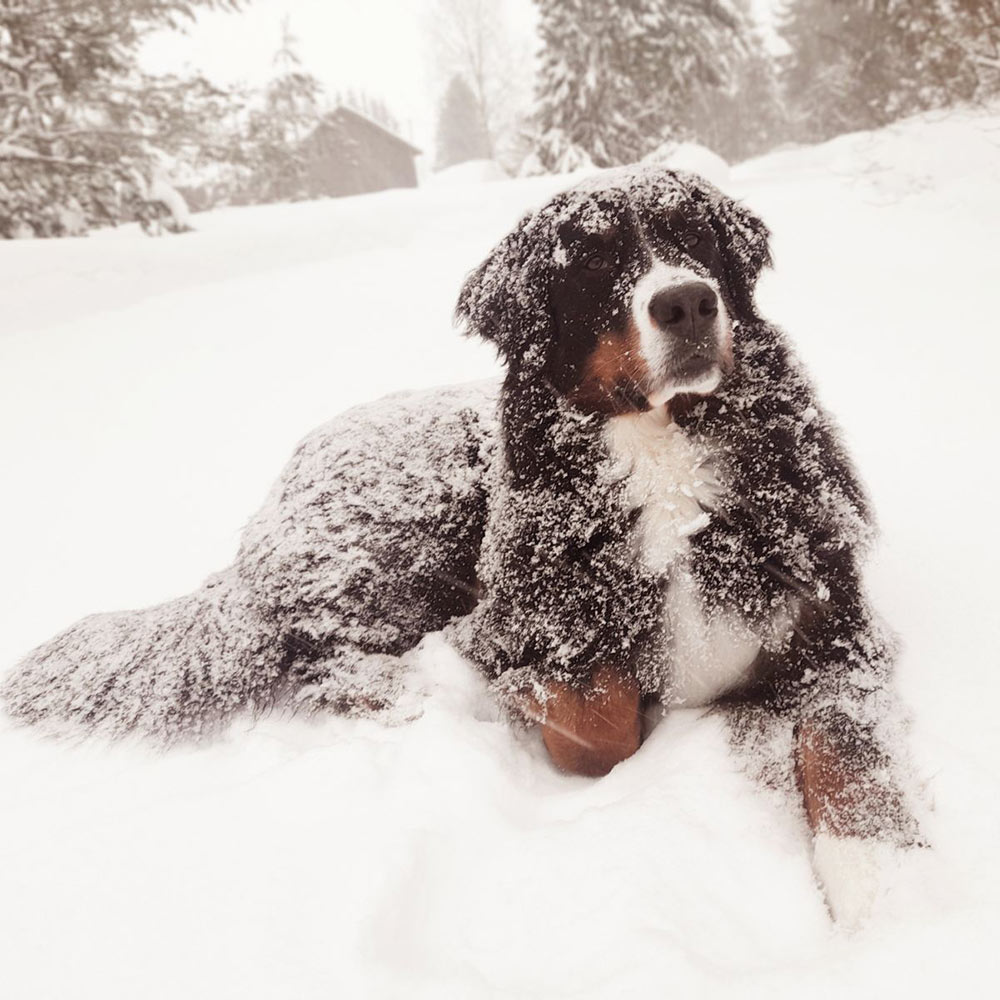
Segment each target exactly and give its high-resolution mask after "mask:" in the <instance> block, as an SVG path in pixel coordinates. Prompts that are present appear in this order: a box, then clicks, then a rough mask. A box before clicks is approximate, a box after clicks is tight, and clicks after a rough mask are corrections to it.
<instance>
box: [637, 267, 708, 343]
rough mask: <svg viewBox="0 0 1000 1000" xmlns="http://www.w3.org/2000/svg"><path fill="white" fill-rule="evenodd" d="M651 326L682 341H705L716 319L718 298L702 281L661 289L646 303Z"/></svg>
mask: <svg viewBox="0 0 1000 1000" xmlns="http://www.w3.org/2000/svg"><path fill="white" fill-rule="evenodd" d="M649 314H650V316H652V317H653V322H654V323H655V324H656V325H657V326H658V327H659V328H660V329H661V330H663V331H664V332H665V333H674V334H677V335H678V336H680V337H683V338H684V339H691V340H696V341H700V340H703V339H705V334H706V333H708V332H709V331H710V330H712V328H713V327H714V325H715V319H716V317H717V316H718V315H719V297H718V295H716V294H715V292H714V291H712V289H711V288H710V287H709V286H708V285H706V284H705V282H704V281H689V282H687V283H685V284H683V285H675V286H674V287H673V288H661V289H660V291H658V292H657V293H656V294H655V295H654V296H653V298H652V299H651V300H650V303H649Z"/></svg>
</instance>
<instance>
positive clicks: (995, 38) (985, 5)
mask: <svg viewBox="0 0 1000 1000" xmlns="http://www.w3.org/2000/svg"><path fill="white" fill-rule="evenodd" d="M781 34H782V37H783V38H784V39H785V41H786V42H787V43H788V46H789V49H790V52H789V54H788V56H787V57H786V58H785V60H784V67H783V81H784V89H785V93H786V95H787V101H788V104H789V107H790V109H791V113H792V117H793V124H794V128H795V134H796V137H797V138H801V139H806V140H812V139H822V138H826V137H828V136H831V135H836V134H838V133H840V132H845V131H850V130H852V129H862V128H876V127H878V126H881V125H884V124H886V123H887V122H890V121H893V120H895V119H897V118H900V117H902V116H903V115H907V114H911V113H913V112H916V111H921V110H925V109H927V108H934V107H942V106H946V105H948V104H952V103H954V102H956V101H964V100H969V99H971V98H974V97H977V96H988V95H989V94H991V93H995V92H996V91H997V89H998V86H1000V0H926V2H921V3H911V2H904V0H795V2H794V3H793V4H791V5H790V6H789V7H788V8H787V10H786V12H785V16H784V19H783V22H782V25H781Z"/></svg>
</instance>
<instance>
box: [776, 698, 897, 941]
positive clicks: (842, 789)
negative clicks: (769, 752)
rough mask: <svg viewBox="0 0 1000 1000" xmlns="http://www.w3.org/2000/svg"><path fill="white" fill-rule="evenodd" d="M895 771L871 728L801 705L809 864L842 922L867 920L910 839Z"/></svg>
mask: <svg viewBox="0 0 1000 1000" xmlns="http://www.w3.org/2000/svg"><path fill="white" fill-rule="evenodd" d="M895 770H896V768H895V767H894V765H893V761H892V759H891V757H890V756H889V754H888V753H887V752H886V751H885V750H884V749H882V748H880V747H879V746H878V745H877V743H876V740H875V737H874V733H873V731H872V730H871V729H870V728H869V727H866V726H863V725H861V724H859V723H857V722H855V721H854V720H852V719H851V718H850V717H849V716H848V715H847V714H846V713H844V712H842V711H839V710H836V709H833V708H826V709H823V710H820V711H815V712H808V711H807V712H806V713H805V714H804V715H803V717H802V718H801V719H800V721H799V723H798V725H797V727H796V732H795V773H796V778H797V781H798V786H799V789H800V791H801V793H802V797H803V802H804V805H805V812H806V817H807V820H808V823H809V828H810V830H811V831H812V835H813V867H814V869H815V871H816V875H817V877H818V879H819V881H820V883H821V884H822V886H823V891H824V893H825V894H826V899H827V902H828V905H829V907H830V911H831V913H832V914H833V917H834V919H836V920H837V922H838V923H839V924H841V925H842V926H844V927H846V928H848V929H854V928H856V927H858V926H859V925H860V924H862V923H863V922H864V921H865V920H866V919H867V917H868V916H869V915H870V912H871V909H872V906H873V904H874V902H875V899H876V898H877V896H878V893H879V890H880V888H881V883H882V880H883V878H884V876H885V874H886V872H887V870H888V868H889V867H890V866H891V865H892V864H893V863H894V861H895V856H896V852H897V850H898V849H899V848H900V847H902V846H906V845H909V844H912V843H914V842H915V839H916V822H915V820H914V819H913V817H912V815H911V813H910V812H909V810H908V808H907V806H906V803H905V801H904V796H903V794H902V792H901V790H900V788H899V786H898V784H897V783H896V781H895V778H894V772H895Z"/></svg>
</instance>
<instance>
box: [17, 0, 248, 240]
mask: <svg viewBox="0 0 1000 1000" xmlns="http://www.w3.org/2000/svg"><path fill="white" fill-rule="evenodd" d="M240 2H241V0H88V2H87V3H81V2H80V0H46V2H44V3H37V2H28V0H0V236H8V237H9V236H18V235H25V236H28V235H37V236H51V235H60V234H63V233H66V232H82V231H85V230H86V229H87V228H89V227H90V226H93V225H97V224H102V223H104V224H106V223H113V222H118V221H121V220H124V219H136V218H137V219H140V220H141V221H143V220H147V221H148V220H149V219H150V218H151V216H152V215H155V214H156V213H157V212H158V211H159V210H160V209H158V208H157V207H156V205H155V196H154V195H153V194H152V191H153V187H154V186H155V183H156V172H157V163H158V161H159V160H161V159H162V158H163V156H164V154H166V155H168V156H170V155H173V156H177V155H183V154H189V155H195V154H198V155H201V154H203V153H206V152H211V151H212V149H213V146H214V143H215V140H214V138H213V132H214V126H215V123H216V122H217V120H218V119H219V118H220V117H221V116H222V114H223V113H224V108H225V105H226V101H227V98H226V95H225V94H223V93H222V92H221V91H219V90H218V89H217V88H215V87H213V86H211V85H210V84H209V83H208V82H207V81H205V80H204V79H201V78H188V79H181V78H178V77H151V76H149V75H148V74H146V73H144V72H142V71H141V70H140V68H139V66H138V64H137V62H136V58H135V51H136V47H137V45H138V43H139V41H140V39H141V38H142V37H143V36H144V35H145V33H146V32H148V31H150V30H152V29H154V28H157V27H164V26H175V27H176V26H179V25H180V24H181V23H182V22H183V21H184V20H185V19H190V18H192V17H193V16H194V14H195V12H196V10H197V9H198V8H205V7H210V8H218V9H231V10H235V9H238V7H239V6H240Z"/></svg>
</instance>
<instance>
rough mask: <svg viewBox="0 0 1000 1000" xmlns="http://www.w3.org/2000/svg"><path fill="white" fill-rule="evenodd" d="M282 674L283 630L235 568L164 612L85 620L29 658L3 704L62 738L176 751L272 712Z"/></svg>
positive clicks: (5, 690) (6, 682)
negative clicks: (80, 736)
mask: <svg viewBox="0 0 1000 1000" xmlns="http://www.w3.org/2000/svg"><path fill="white" fill-rule="evenodd" d="M282 668H283V663H282V647H281V643H280V642H279V641H276V637H275V628H274V627H273V626H272V625H271V624H270V623H269V621H268V617H267V616H266V615H264V614H262V613H261V612H260V609H259V608H258V607H257V606H256V605H255V602H254V601H253V600H252V597H251V594H250V592H249V590H248V589H247V588H246V587H245V586H244V584H243V583H242V581H241V580H240V577H239V574H238V571H237V570H236V568H231V569H229V570H225V571H224V572H222V573H218V574H216V575H215V576H212V577H210V578H209V579H208V580H207V581H206V582H205V584H204V585H203V586H202V587H201V588H200V589H199V590H197V591H195V592H194V593H193V594H189V595H188V596H186V597H181V598H178V599H177V600H174V601H169V602H167V603H166V604H160V605H157V606H155V607H152V608H148V609H146V610H144V611H138V612H136V611H129V612H118V613H113V614H101V615H92V616H90V617H89V618H84V619H83V620H82V621H80V622H77V624H76V625H74V626H73V627H72V628H70V629H68V630H67V631H65V632H63V633H62V634H61V635H58V636H56V637H55V638H54V639H52V640H50V641H49V642H47V643H45V644H44V645H42V646H39V647H38V648H37V649H36V650H34V651H33V652H31V653H29V654H28V655H27V656H26V657H25V658H24V659H23V660H22V661H21V662H20V663H19V664H18V665H17V666H16V667H15V668H14V670H13V671H12V672H11V674H10V675H9V676H8V677H6V678H4V679H3V683H2V686H0V697H2V699H3V701H4V702H5V704H6V709H7V711H8V712H9V713H10V714H11V715H12V716H13V717H15V718H17V719H19V720H21V721H23V722H27V723H36V724H38V725H41V726H42V727H44V728H45V729H47V730H50V731H52V732H55V733H67V732H75V733H79V732H80V731H81V730H84V731H91V732H102V733H105V734H106V735H109V736H123V735H125V734H126V733H130V732H139V733H143V734H145V735H147V736H152V737H154V738H155V739H157V740H159V741H163V742H174V741H176V740H177V739H180V738H182V737H188V736H197V735H201V734H203V733H205V732H206V731H207V730H210V729H213V728H215V727H216V726H217V725H218V724H220V723H221V722H223V721H224V720H225V719H227V718H228V717H229V716H231V715H232V714H233V713H234V712H236V711H238V710H240V709H244V708H248V707H249V708H253V707H259V706H262V705H263V704H266V703H267V702H268V701H269V700H270V698H271V697H272V696H273V694H274V691H275V688H276V685H277V684H278V682H279V680H280V678H281V674H282Z"/></svg>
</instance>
